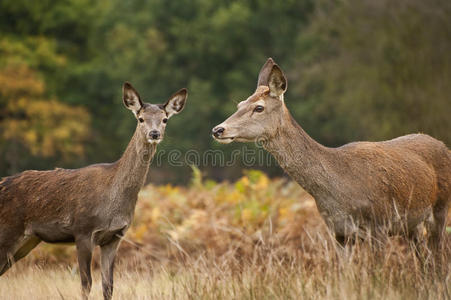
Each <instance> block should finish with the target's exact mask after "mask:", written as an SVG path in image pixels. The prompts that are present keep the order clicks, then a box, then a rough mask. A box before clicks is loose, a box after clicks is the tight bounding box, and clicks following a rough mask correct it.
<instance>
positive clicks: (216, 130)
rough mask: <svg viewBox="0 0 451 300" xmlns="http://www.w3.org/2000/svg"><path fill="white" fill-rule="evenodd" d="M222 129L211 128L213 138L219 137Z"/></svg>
mask: <svg viewBox="0 0 451 300" xmlns="http://www.w3.org/2000/svg"><path fill="white" fill-rule="evenodd" d="M224 130H225V129H224V127H215V128H213V130H212V131H211V133H212V134H213V135H214V136H215V137H220V136H221V134H223V133H224Z"/></svg>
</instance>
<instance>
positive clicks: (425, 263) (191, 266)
mask: <svg viewBox="0 0 451 300" xmlns="http://www.w3.org/2000/svg"><path fill="white" fill-rule="evenodd" d="M448 229H449V228H448ZM447 236H448V237H447V241H446V245H445V249H443V251H442V253H441V254H440V256H439V257H438V258H435V259H434V258H433V257H432V255H431V254H430V253H428V252H427V249H423V250H424V251H423V259H422V260H421V261H420V259H419V258H418V256H417V255H416V250H417V249H416V248H415V245H414V244H413V243H411V242H409V241H407V240H405V239H404V238H403V237H401V236H394V237H386V238H385V239H384V240H374V239H373V240H371V239H365V240H362V241H358V242H357V243H356V244H355V245H354V246H353V247H346V248H344V249H343V248H341V247H339V246H337V244H336V243H335V242H334V240H333V237H332V236H331V235H330V234H329V232H328V231H327V229H326V227H325V224H324V222H323V221H322V219H321V217H320V216H319V214H318V211H317V209H316V206H315V203H314V200H313V199H312V198H311V197H310V196H309V195H308V194H307V193H306V192H305V191H304V190H303V189H302V188H300V187H299V186H298V185H297V184H296V183H294V182H293V181H291V180H289V179H286V178H279V179H270V178H268V177H267V176H266V175H265V174H264V173H262V172H260V171H255V170H248V171H245V172H244V174H243V176H242V177H241V178H240V179H239V180H237V181H235V182H221V183H217V182H214V181H212V180H208V179H203V178H202V175H201V173H200V171H199V170H198V169H196V168H194V169H193V177H192V181H191V184H190V185H189V186H188V187H181V186H172V185H163V186H154V185H147V186H145V187H144V188H143V189H142V191H141V192H140V194H139V200H138V204H137V207H136V214H135V220H134V223H133V225H132V227H131V228H130V230H129V231H128V233H127V235H126V236H125V238H124V241H123V242H122V244H121V247H120V251H119V254H118V258H117V264H116V266H117V267H116V271H115V286H114V299H449V298H450V297H451V296H450V295H451V268H450V267H451V263H450V261H449V258H450V253H451V245H450V244H451V243H450V242H449V234H447ZM97 251H98V250H96V255H95V259H94V262H93V266H94V271H93V288H92V291H91V298H92V299H101V298H102V291H101V278H100V270H99V268H98V264H99V259H98V252H97ZM79 296H80V283H79V276H78V269H77V264H76V258H75V248H74V247H73V246H70V247H67V246H61V245H48V244H41V245H39V246H38V247H37V248H36V249H35V250H34V251H33V252H32V253H31V254H30V255H29V256H28V257H26V258H25V259H23V260H22V261H20V262H19V263H17V264H16V265H15V266H14V267H13V268H12V269H11V270H10V271H8V272H7V273H6V274H5V275H4V276H2V277H1V278H0V299H30V297H32V298H33V299H78V298H79Z"/></svg>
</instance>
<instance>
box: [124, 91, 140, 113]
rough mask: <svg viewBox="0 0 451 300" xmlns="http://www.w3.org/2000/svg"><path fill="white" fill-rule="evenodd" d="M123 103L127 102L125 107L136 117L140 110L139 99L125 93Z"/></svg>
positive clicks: (132, 94)
mask: <svg viewBox="0 0 451 300" xmlns="http://www.w3.org/2000/svg"><path fill="white" fill-rule="evenodd" d="M125 101H126V102H127V107H128V109H130V110H131V111H133V113H134V114H135V115H136V113H137V112H138V111H139V110H140V108H141V104H140V103H139V98H138V96H136V95H135V94H134V93H130V92H129V93H127V94H126V98H125Z"/></svg>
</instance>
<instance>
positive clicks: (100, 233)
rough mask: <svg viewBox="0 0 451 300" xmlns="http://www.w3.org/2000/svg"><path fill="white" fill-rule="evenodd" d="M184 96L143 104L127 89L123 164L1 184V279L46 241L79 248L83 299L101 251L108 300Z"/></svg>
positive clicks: (33, 174)
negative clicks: (130, 127) (130, 124)
mask: <svg viewBox="0 0 451 300" xmlns="http://www.w3.org/2000/svg"><path fill="white" fill-rule="evenodd" d="M187 95H188V94H187V90H186V89H181V90H179V91H178V92H176V93H175V94H173V95H172V96H171V97H170V98H169V99H168V100H167V101H166V102H165V103H164V104H150V103H144V102H143V101H142V100H141V97H140V96H139V94H138V92H137V91H136V90H135V88H134V87H133V86H132V85H131V84H130V83H128V82H125V83H124V84H123V87H122V100H123V103H124V105H125V107H126V108H127V109H129V110H131V111H132V113H133V114H134V116H135V117H136V120H137V125H136V129H135V133H134V135H133V137H132V138H131V140H130V142H129V144H128V146H127V148H126V150H125V152H124V153H123V155H122V157H121V158H120V159H119V160H117V161H116V162H113V163H102V164H93V165H89V166H87V167H84V168H80V169H60V168H56V169H55V170H48V171H36V170H28V171H24V172H22V173H19V174H16V175H12V176H9V177H5V178H3V179H2V180H1V181H0V275H1V274H3V273H5V272H6V271H7V270H8V269H9V268H10V267H11V266H12V265H13V264H14V263H15V262H17V261H18V260H20V259H21V258H23V257H25V256H26V255H27V254H28V253H29V252H30V251H31V250H32V249H33V248H35V247H36V246H37V245H38V244H39V243H40V242H41V241H44V242H47V243H75V245H76V250H77V258H78V265H79V271H80V279H81V286H82V298H83V299H87V298H88V296H89V293H90V290H91V285H92V279H91V258H92V252H93V250H94V248H95V247H96V246H99V247H100V260H101V263H100V264H101V274H102V289H103V297H104V299H111V298H112V295H113V271H114V261H115V257H116V252H117V249H118V247H119V244H120V242H121V239H122V237H123V236H124V234H125V232H126V231H127V229H128V228H129V227H130V223H131V222H132V220H133V216H134V210H135V206H136V202H137V199H138V192H139V191H140V189H141V187H142V185H143V184H144V181H145V179H146V176H147V172H148V169H149V165H150V163H151V161H152V158H153V156H154V155H155V152H156V148H157V145H158V144H159V143H160V142H161V141H162V140H163V137H164V131H165V128H166V124H167V122H168V119H169V118H171V117H172V116H173V115H175V114H178V113H180V112H181V111H182V109H183V108H184V106H185V103H186V99H187Z"/></svg>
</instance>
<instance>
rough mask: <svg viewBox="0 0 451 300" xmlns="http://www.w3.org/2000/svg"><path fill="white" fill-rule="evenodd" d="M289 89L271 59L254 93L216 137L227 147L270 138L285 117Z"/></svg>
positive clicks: (219, 128)
mask: <svg viewBox="0 0 451 300" xmlns="http://www.w3.org/2000/svg"><path fill="white" fill-rule="evenodd" d="M286 90H287V80H286V78H285V75H284V74H283V72H282V70H281V69H280V68H279V66H278V65H277V64H276V63H275V62H274V61H273V60H272V59H271V58H269V59H268V60H267V61H266V63H265V64H264V65H263V67H262V69H261V70H260V74H259V76H258V83H257V89H256V90H255V92H254V93H253V94H252V95H251V96H250V97H249V98H247V99H246V100H244V101H241V102H240V103H239V104H238V107H237V108H238V109H237V111H236V112H235V113H234V114H233V115H231V116H230V117H229V118H228V119H227V120H225V121H224V122H223V123H221V124H219V125H218V126H216V127H215V128H213V130H212V135H213V137H214V138H215V139H216V140H217V141H218V142H220V143H224V144H227V143H230V142H232V141H239V142H253V141H256V140H258V139H264V140H266V139H268V138H271V137H272V136H274V135H275V134H276V132H277V129H278V128H279V127H280V125H281V122H282V118H283V116H284V114H283V111H284V107H285V105H284V102H283V101H284V100H283V95H284V93H285V91H286Z"/></svg>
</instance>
